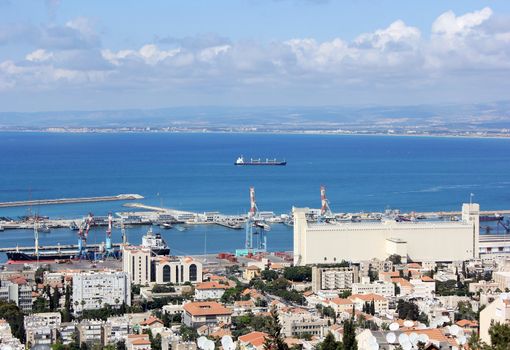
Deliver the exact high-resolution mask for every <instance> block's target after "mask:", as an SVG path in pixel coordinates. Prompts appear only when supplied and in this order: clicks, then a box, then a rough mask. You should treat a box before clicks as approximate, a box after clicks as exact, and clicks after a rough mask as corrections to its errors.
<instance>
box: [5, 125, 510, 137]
mask: <svg viewBox="0 0 510 350" xmlns="http://www.w3.org/2000/svg"><path fill="white" fill-rule="evenodd" d="M0 132H1V133H55V134H110V133H111V134H117V133H144V134H150V133H154V134H158V133H160V134H161V133H170V134H171V133H175V134H213V133H214V134H272V135H275V134H277V135H278V134H281V135H330V136H398V137H456V138H496V139H508V138H510V131H509V132H508V133H502V132H496V131H480V132H471V131H455V132H454V131H452V132H448V131H434V130H430V131H423V132H418V131H409V130H408V131H406V130H403V131H393V130H391V131H388V130H386V131H384V130H379V131H377V130H373V131H372V130H370V131H368V130H347V129H345V130H344V129H340V130H339V129H263V128H228V129H224V128H173V127H172V128H155V127H123V128H102V127H97V128H96V127H48V128H12V127H8V128H1V127H0Z"/></svg>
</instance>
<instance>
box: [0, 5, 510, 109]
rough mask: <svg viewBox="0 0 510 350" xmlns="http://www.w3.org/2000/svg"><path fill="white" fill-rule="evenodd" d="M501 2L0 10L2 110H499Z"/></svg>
mask: <svg viewBox="0 0 510 350" xmlns="http://www.w3.org/2000/svg"><path fill="white" fill-rule="evenodd" d="M509 78H510V1H508V0H499V1H497V0H494V1H478V0H470V1H466V0H458V1H455V0H426V1H425V0H423V1H422V0H413V1H410V0H406V1H401V0H338V1H335V0H214V1H211V0H186V1H172V0H153V1H132V0H123V1H120V0H108V1H104V0H0V112H9V111H18V112H24V111H30V112H32V111H60V110H104V109H132V108H164V107H173V106H213V105H214V106H254V107H256V106H344V105H348V106H367V105H413V104H416V105H421V104H445V103H448V104H450V103H456V104H459V103H460V104H468V103H478V102H492V101H501V100H508V91H509V88H510V83H509V81H510V79H509Z"/></svg>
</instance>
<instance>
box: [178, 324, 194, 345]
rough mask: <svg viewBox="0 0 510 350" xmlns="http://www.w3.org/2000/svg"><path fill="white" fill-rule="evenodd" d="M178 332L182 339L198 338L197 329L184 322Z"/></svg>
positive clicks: (191, 339)
mask: <svg viewBox="0 0 510 350" xmlns="http://www.w3.org/2000/svg"><path fill="white" fill-rule="evenodd" d="M179 332H180V334H181V337H182V340H184V341H195V340H197V338H198V333H197V330H196V329H194V328H192V327H188V326H186V325H184V324H183V325H181V328H180V330H179Z"/></svg>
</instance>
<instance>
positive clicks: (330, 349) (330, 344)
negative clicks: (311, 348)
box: [318, 332, 343, 350]
mask: <svg viewBox="0 0 510 350" xmlns="http://www.w3.org/2000/svg"><path fill="white" fill-rule="evenodd" d="M318 350H343V344H342V342H340V341H336V340H335V336H334V335H333V334H332V333H331V332H328V335H326V338H324V341H323V342H322V343H320V344H319V345H318Z"/></svg>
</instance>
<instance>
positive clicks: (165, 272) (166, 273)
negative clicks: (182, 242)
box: [163, 265, 170, 282]
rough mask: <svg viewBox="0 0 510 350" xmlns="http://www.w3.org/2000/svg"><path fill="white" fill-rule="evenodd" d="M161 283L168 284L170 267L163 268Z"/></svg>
mask: <svg viewBox="0 0 510 350" xmlns="http://www.w3.org/2000/svg"><path fill="white" fill-rule="evenodd" d="M163 282H170V266H169V265H165V266H163Z"/></svg>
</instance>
